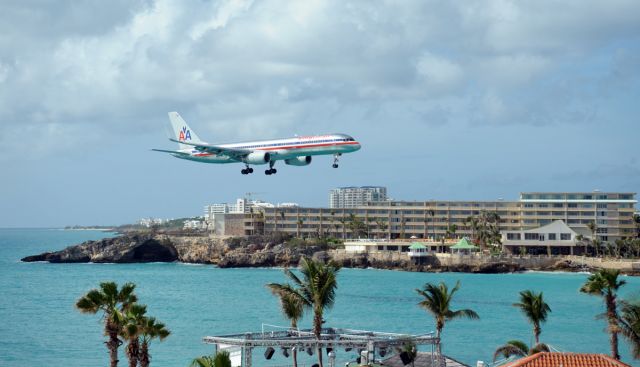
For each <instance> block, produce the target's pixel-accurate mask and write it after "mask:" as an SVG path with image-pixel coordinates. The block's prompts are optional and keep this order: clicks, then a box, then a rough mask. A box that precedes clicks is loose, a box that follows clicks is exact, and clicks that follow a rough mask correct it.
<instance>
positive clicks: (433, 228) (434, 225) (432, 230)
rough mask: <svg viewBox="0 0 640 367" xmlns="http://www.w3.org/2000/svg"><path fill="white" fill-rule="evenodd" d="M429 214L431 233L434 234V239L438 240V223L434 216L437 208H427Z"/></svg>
mask: <svg viewBox="0 0 640 367" xmlns="http://www.w3.org/2000/svg"><path fill="white" fill-rule="evenodd" d="M427 214H429V216H430V217H431V235H432V236H433V240H434V241H435V240H436V224H435V223H434V222H433V217H434V216H435V215H436V212H435V210H433V209H429V210H427Z"/></svg>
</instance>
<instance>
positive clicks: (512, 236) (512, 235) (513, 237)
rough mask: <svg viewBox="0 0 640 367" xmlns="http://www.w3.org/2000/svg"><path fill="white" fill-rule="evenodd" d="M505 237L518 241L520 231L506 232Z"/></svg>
mask: <svg viewBox="0 0 640 367" xmlns="http://www.w3.org/2000/svg"><path fill="white" fill-rule="evenodd" d="M507 239H508V240H510V241H520V233H507Z"/></svg>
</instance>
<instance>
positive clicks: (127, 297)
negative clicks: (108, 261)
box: [76, 282, 170, 367]
mask: <svg viewBox="0 0 640 367" xmlns="http://www.w3.org/2000/svg"><path fill="white" fill-rule="evenodd" d="M135 287H136V286H135V284H133V283H125V284H124V285H123V286H122V288H121V289H118V285H117V284H116V283H115V282H103V283H100V288H99V289H92V290H90V291H89V292H87V293H86V294H85V295H84V296H82V297H80V299H78V301H77V302H76V308H77V309H78V310H79V311H80V312H82V313H91V314H96V313H98V312H102V313H103V320H104V334H105V335H106V336H107V337H108V341H107V342H105V344H106V345H107V348H108V349H109V357H110V361H111V362H110V365H111V367H115V366H117V365H118V348H119V347H120V346H121V345H122V343H123V342H122V341H121V340H120V338H119V336H121V337H123V338H124V339H126V340H127V341H128V343H129V344H128V346H127V350H126V352H127V356H128V357H129V366H131V367H135V366H137V365H138V362H140V365H141V366H142V367H147V366H148V365H149V361H150V357H149V352H148V343H149V341H150V340H151V339H154V338H159V339H160V340H162V339H164V338H166V337H167V336H169V334H170V332H169V330H167V329H166V328H165V326H164V324H162V323H156V321H155V319H154V318H147V317H146V311H147V306H145V305H140V304H138V303H136V302H137V301H138V297H137V296H136V295H135V293H134V290H135ZM141 339H142V345H140V340H141Z"/></svg>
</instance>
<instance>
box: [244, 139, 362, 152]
mask: <svg viewBox="0 0 640 367" xmlns="http://www.w3.org/2000/svg"><path fill="white" fill-rule="evenodd" d="M340 141H355V140H354V139H353V138H341V139H326V140H309V141H300V142H295V143H275V144H257V145H245V146H241V147H235V148H237V149H255V148H271V147H283V146H287V145H300V144H318V143H336V142H340Z"/></svg>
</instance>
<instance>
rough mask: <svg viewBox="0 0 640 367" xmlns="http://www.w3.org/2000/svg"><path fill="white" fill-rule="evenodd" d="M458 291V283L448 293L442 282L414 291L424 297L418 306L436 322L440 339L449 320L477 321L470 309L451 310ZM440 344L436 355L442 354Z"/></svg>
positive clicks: (437, 334) (476, 315)
mask: <svg viewBox="0 0 640 367" xmlns="http://www.w3.org/2000/svg"><path fill="white" fill-rule="evenodd" d="M459 289H460V282H459V281H458V282H456V285H455V287H453V288H452V289H451V291H449V288H448V287H447V285H446V284H445V283H444V282H440V284H438V285H436V284H433V283H426V284H425V285H424V286H423V287H422V289H416V292H418V294H419V295H421V296H422V297H424V300H422V301H420V303H418V305H419V306H420V307H422V308H424V309H425V310H426V311H427V312H428V313H430V314H431V315H432V316H433V317H434V318H435V321H436V337H437V338H438V339H440V336H441V335H442V329H443V328H444V326H445V323H446V322H447V321H450V320H454V319H459V318H468V319H472V320H474V319H479V318H480V316H478V314H477V313H476V312H475V311H473V310H470V309H462V310H456V311H454V310H452V309H451V306H452V305H451V301H452V299H453V296H454V295H455V293H456V292H457V291H458V290H459ZM440 345H441V343H438V354H442V350H441V348H440Z"/></svg>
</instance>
